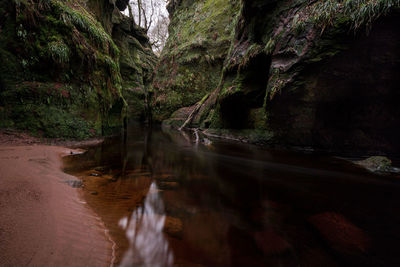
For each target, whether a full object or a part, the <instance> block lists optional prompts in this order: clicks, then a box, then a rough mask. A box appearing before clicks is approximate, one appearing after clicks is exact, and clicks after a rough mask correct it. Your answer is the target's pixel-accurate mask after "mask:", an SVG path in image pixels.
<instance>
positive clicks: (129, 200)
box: [65, 127, 400, 266]
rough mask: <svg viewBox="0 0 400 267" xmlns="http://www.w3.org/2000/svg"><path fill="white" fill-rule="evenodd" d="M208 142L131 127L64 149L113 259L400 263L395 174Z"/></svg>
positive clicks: (399, 194)
mask: <svg viewBox="0 0 400 267" xmlns="http://www.w3.org/2000/svg"><path fill="white" fill-rule="evenodd" d="M203 138H204V137H203ZM203 138H200V140H203ZM206 143H207V144H205V143H196V140H195V138H194V136H192V134H191V133H180V132H178V131H169V132H167V131H161V130H160V129H152V130H150V129H143V128H138V127H131V128H130V129H129V131H128V136H127V140H126V143H125V144H124V142H123V140H121V138H110V139H107V140H106V141H105V142H104V143H103V144H101V145H99V146H96V147H91V148H89V150H88V152H87V153H85V154H83V155H76V156H71V157H69V158H67V159H66V169H65V171H66V172H68V173H71V174H74V175H76V176H78V177H80V178H81V179H82V180H83V183H84V188H83V189H77V190H80V191H81V193H82V196H83V198H84V199H85V201H86V202H87V203H88V205H89V206H90V207H91V208H93V210H94V211H95V212H96V213H97V214H98V215H99V216H100V217H101V218H102V220H103V222H104V224H105V225H106V227H107V228H108V229H109V232H110V235H111V237H112V239H113V240H114V242H115V243H116V244H115V246H114V247H115V256H116V261H115V265H120V266H400V246H399V242H400V228H399V225H400V177H396V176H391V177H381V176H376V175H373V174H370V173H368V172H366V171H364V170H361V169H359V168H357V167H355V166H353V165H352V164H350V163H348V162H346V161H344V160H341V159H337V158H333V157H328V156H322V155H318V154H312V153H308V154H305V153H293V152H287V151H286V152H285V151H279V150H267V149H264V148H261V147H256V146H252V145H246V144H236V143H230V142H227V141H222V140H212V143H211V144H209V142H206Z"/></svg>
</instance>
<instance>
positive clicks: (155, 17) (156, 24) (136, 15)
mask: <svg viewBox="0 0 400 267" xmlns="http://www.w3.org/2000/svg"><path fill="white" fill-rule="evenodd" d="M167 3H168V0H131V1H130V2H129V5H128V12H129V16H130V17H132V21H133V23H134V24H137V25H139V26H140V27H142V28H143V29H144V30H145V31H146V33H147V34H148V36H149V38H150V42H151V45H152V47H153V50H154V52H156V53H158V54H160V52H161V50H162V48H163V47H164V44H165V42H166V39H167V36H168V24H169V18H168V12H167V9H166V5H167Z"/></svg>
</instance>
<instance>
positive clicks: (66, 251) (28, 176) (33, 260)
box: [0, 143, 115, 266]
mask: <svg viewBox="0 0 400 267" xmlns="http://www.w3.org/2000/svg"><path fill="white" fill-rule="evenodd" d="M71 151H72V152H74V153H78V152H80V151H79V150H74V149H70V148H66V147H60V146H48V145H41V144H39V145H36V144H34V145H28V146H26V145H20V144H18V145H17V146H15V145H14V144H13V143H12V145H11V146H10V145H7V144H4V143H2V144H1V145H0V266H110V265H112V263H113V256H112V254H113V253H112V251H113V249H112V248H113V246H115V244H113V243H112V242H113V241H112V240H111V239H110V237H109V236H108V234H107V229H106V228H105V226H104V224H103V223H102V221H101V219H100V218H99V217H98V216H97V215H96V214H95V213H94V212H93V211H92V210H91V209H90V208H89V207H88V206H87V204H86V203H85V201H84V200H82V199H81V197H80V196H79V193H78V191H77V189H75V188H72V187H70V186H69V185H68V184H66V183H65V181H68V180H77V178H76V177H74V176H71V175H68V174H66V173H64V172H63V171H62V157H63V156H66V155H70V154H71Z"/></svg>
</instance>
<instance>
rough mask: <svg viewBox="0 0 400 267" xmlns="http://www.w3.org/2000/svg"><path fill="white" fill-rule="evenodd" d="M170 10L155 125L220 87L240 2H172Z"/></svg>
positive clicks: (158, 79)
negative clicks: (156, 122)
mask: <svg viewBox="0 0 400 267" xmlns="http://www.w3.org/2000/svg"><path fill="white" fill-rule="evenodd" d="M168 10H169V13H170V21H171V22H170V25H169V38H168V40H167V43H166V45H165V48H164V50H163V51H162V54H161V58H160V61H159V63H158V65H157V66H156V71H155V73H156V74H155V78H154V82H153V88H154V97H153V100H154V101H153V106H152V108H153V115H154V119H155V120H156V121H161V120H165V119H167V118H169V117H170V116H171V114H172V113H173V112H174V111H176V110H177V109H179V108H181V107H185V106H191V105H193V104H195V103H196V102H197V101H200V100H201V99H202V98H203V97H204V96H205V95H207V94H209V93H210V92H211V91H212V90H213V89H214V88H215V87H216V86H217V85H218V83H219V80H220V77H221V73H222V65H223V62H224V60H225V57H226V55H227V54H228V51H229V47H230V44H231V43H230V41H231V39H232V33H233V27H234V25H235V18H236V16H237V13H238V10H239V1H236V0H234V1H230V0H198V1H193V0H181V1H170V3H169V6H168Z"/></svg>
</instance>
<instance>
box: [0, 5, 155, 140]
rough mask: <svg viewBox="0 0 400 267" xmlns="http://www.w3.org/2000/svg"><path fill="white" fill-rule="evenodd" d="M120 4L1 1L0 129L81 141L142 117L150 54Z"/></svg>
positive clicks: (150, 69) (142, 35)
mask: <svg viewBox="0 0 400 267" xmlns="http://www.w3.org/2000/svg"><path fill="white" fill-rule="evenodd" d="M126 5H127V3H126V1H109V0H88V1H83V0H71V1H60V0H40V1H17V0H14V1H2V2H1V4H0V32H1V34H0V61H1V63H2V64H1V65H0V127H10V128H17V129H22V130H27V131H30V132H33V133H34V134H37V135H40V136H46V137H66V138H87V137H91V136H96V135H100V134H107V133H110V131H112V129H114V128H117V127H120V126H121V124H122V119H123V118H124V117H126V116H128V117H134V118H138V117H143V116H144V114H145V112H146V111H145V110H146V108H145V106H146V104H145V98H146V97H145V95H146V94H147V86H148V83H149V81H148V80H150V79H151V78H149V76H151V75H152V72H153V66H154V65H155V63H156V57H155V56H154V54H153V53H152V50H151V47H150V45H149V41H148V38H147V36H146V34H145V33H144V31H143V30H142V29H140V28H138V27H137V26H135V25H133V24H132V23H131V21H130V19H129V18H127V17H125V16H123V15H122V14H121V12H120V10H124V9H125V8H126ZM136 102H138V104H137V105H136ZM129 104H131V106H135V108H131V107H130V106H129Z"/></svg>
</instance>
